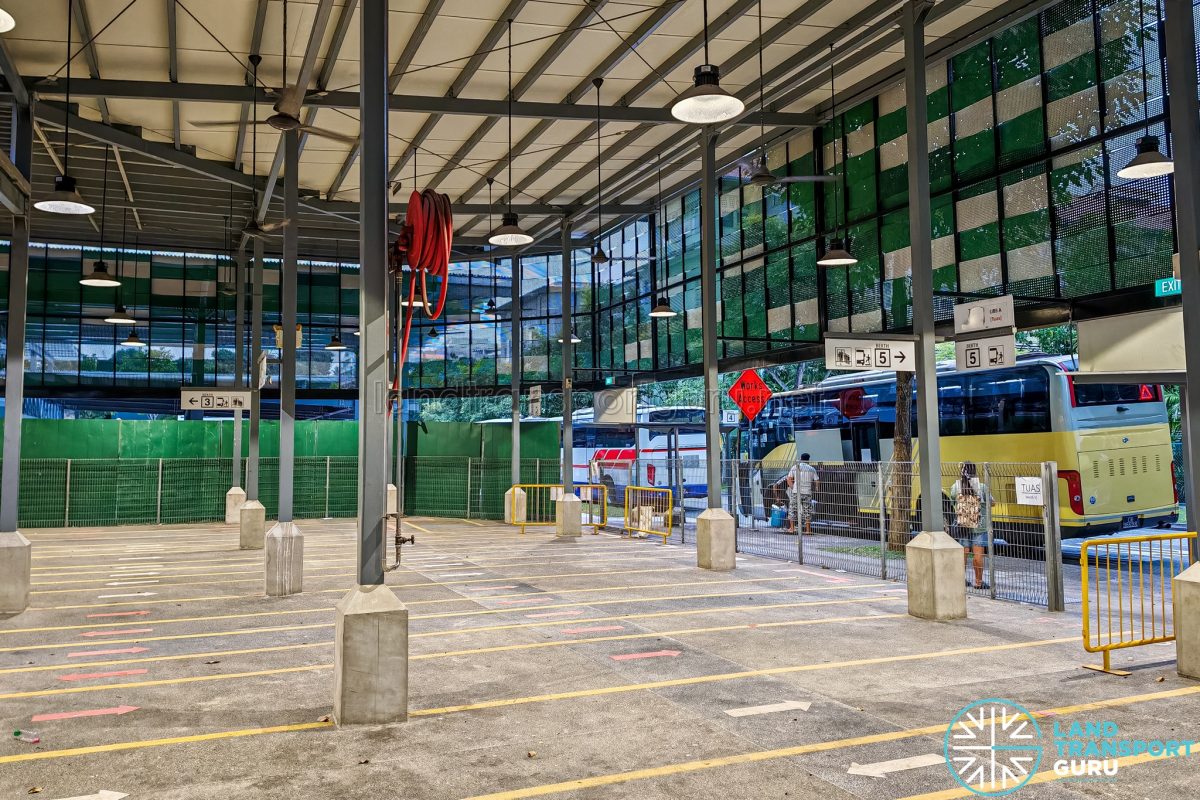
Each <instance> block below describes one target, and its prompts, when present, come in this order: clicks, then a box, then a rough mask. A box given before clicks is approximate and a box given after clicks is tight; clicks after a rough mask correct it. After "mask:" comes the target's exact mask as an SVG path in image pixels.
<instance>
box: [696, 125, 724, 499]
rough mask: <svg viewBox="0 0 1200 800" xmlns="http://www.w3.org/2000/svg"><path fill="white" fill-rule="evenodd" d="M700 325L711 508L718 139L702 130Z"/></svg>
mask: <svg viewBox="0 0 1200 800" xmlns="http://www.w3.org/2000/svg"><path fill="white" fill-rule="evenodd" d="M700 137H701V138H700V142H701V152H700V320H701V322H700V326H701V327H702V328H703V334H704V438H705V445H704V446H705V454H704V462H705V467H706V470H705V480H707V481H708V508H720V507H721V397H720V394H719V391H720V386H719V384H718V377H717V358H718V354H717V324H718V322H717V139H718V137H719V134H718V133H717V131H716V130H715V129H713V128H705V129H704V130H702V131H701V133H700Z"/></svg>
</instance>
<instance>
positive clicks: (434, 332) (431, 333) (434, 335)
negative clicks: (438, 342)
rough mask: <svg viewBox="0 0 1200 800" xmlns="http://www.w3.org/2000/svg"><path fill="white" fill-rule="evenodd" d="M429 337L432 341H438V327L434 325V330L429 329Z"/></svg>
mask: <svg viewBox="0 0 1200 800" xmlns="http://www.w3.org/2000/svg"><path fill="white" fill-rule="evenodd" d="M428 335H429V338H430V340H433V339H436V338H437V337H438V331H437V325H434V326H433V327H432V328H430V329H429V334H428Z"/></svg>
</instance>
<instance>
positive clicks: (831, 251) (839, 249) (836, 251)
mask: <svg viewBox="0 0 1200 800" xmlns="http://www.w3.org/2000/svg"><path fill="white" fill-rule="evenodd" d="M833 75H834V64H833V45H829V113H830V125H831V126H832V128H833V155H834V158H835V159H836V158H837V146H838V140H839V139H841V138H842V137H841V134H840V133H839V132H838V121H837V90H836V88H835V86H834V79H833ZM842 157H843V161H844V159H845V153H843V154H842ZM845 172H846V165H845V163H843V164H842V174H843V175H845ZM841 183H842V181H840V180H839V181H837V182H836V183H834V184H833V224H834V228H835V231H834V232H835V234H836V235H835V236H834V237H833V238H832V239H830V240H829V247H827V248H826V249H825V254H824V255H823V256H821V257H820V258H818V259H817V264H818V265H819V266H822V267H848V266H851V265H853V264H857V263H858V259H857V258H855V257H854V256H853V255H851V254H850V243H849V241H847V240H846V239H843V238H842V236H841V233H842V223H841V205H842V204H841V193H840V192H839V191H838V187H839V186H840V185H841Z"/></svg>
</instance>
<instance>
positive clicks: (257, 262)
mask: <svg viewBox="0 0 1200 800" xmlns="http://www.w3.org/2000/svg"><path fill="white" fill-rule="evenodd" d="M253 287H254V288H253V289H252V301H251V308H250V370H251V372H250V374H251V379H250V388H251V389H252V390H253V392H254V393H253V394H252V395H250V449H249V453H248V454H247V456H248V458H247V460H246V500H247V501H250V500H258V458H259V452H260V451H259V437H258V434H259V424H260V422H261V421H262V390H261V389H260V388H259V385H258V362H259V360H260V359H261V358H262V321H263V241H262V239H255V240H254V279H253Z"/></svg>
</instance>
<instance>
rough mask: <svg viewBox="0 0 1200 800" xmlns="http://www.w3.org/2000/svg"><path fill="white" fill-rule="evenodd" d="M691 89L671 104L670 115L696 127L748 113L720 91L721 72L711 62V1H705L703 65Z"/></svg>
mask: <svg viewBox="0 0 1200 800" xmlns="http://www.w3.org/2000/svg"><path fill="white" fill-rule="evenodd" d="M692 82H693V85H692V88H690V89H688V90H687V91H685V92H684V93H683V94H681V95H679V96H678V97H676V98H675V100H674V102H672V103H671V116H673V117H675V119H677V120H679V121H680V122H689V123H691V124H693V125H714V124H716V123H720V122H728V121H729V120H731V119H733V118H734V117H736V116H738V115H739V114H741V113H742V112H743V111H745V110H746V104H745V103H743V102H742V101H741V100H739V99H737V98H736V97H734V96H733V95H731V94H730V93H729V92H727V91H725V90H724V89H722V88H721V70H720V68H719V67H718V66H717V65H716V64H710V63H708V0H704V63H703V64H701V65H700V66H698V67H696V72H695V74H694V75H693V77H692Z"/></svg>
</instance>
